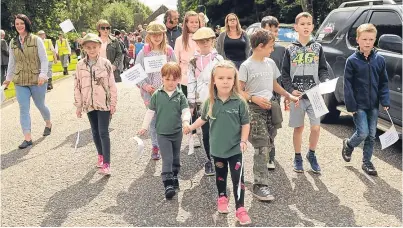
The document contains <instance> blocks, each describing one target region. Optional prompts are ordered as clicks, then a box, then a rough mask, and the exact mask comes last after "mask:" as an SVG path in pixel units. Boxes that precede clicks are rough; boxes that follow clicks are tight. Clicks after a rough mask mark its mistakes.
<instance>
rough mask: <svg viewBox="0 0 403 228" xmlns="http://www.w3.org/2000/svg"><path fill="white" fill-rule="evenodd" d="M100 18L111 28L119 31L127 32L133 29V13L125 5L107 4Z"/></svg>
mask: <svg viewBox="0 0 403 228" xmlns="http://www.w3.org/2000/svg"><path fill="white" fill-rule="evenodd" d="M102 18H103V19H105V20H107V21H108V22H109V23H110V24H111V25H112V28H115V29H119V30H122V29H124V30H126V31H127V30H129V29H131V28H132V27H133V23H134V17H133V12H132V11H131V10H130V9H129V7H128V4H127V3H119V2H115V3H112V4H109V5H108V6H107V7H105V8H104V10H103V11H102Z"/></svg>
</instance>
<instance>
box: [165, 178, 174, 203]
mask: <svg viewBox="0 0 403 228" xmlns="http://www.w3.org/2000/svg"><path fill="white" fill-rule="evenodd" d="M163 182H164V187H165V198H166V199H172V197H174V196H175V194H176V192H175V188H174V186H173V180H172V179H167V180H165V181H163Z"/></svg>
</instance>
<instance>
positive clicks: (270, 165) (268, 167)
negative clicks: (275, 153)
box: [267, 160, 276, 170]
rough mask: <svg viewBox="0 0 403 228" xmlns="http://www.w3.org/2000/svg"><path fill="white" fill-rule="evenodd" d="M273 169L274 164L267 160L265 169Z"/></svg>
mask: <svg viewBox="0 0 403 228" xmlns="http://www.w3.org/2000/svg"><path fill="white" fill-rule="evenodd" d="M275 168H276V165H275V164H274V161H272V160H269V162H268V163H267V169H268V170H274V169H275Z"/></svg>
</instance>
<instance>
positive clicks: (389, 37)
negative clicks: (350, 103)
mask: <svg viewBox="0 0 403 228" xmlns="http://www.w3.org/2000/svg"><path fill="white" fill-rule="evenodd" d="M402 13H403V6H402V5H400V4H396V3H395V2H394V1H392V0H367V1H353V2H345V3H342V4H341V5H340V7H339V8H337V9H335V10H333V11H332V12H331V13H330V14H329V15H328V16H327V17H326V19H325V21H324V22H323V23H322V25H321V26H320V28H319V30H318V32H317V33H316V35H315V39H316V41H318V42H319V43H321V44H322V46H323V50H324V52H325V55H326V60H327V62H328V68H329V71H330V74H331V75H332V77H340V78H339V80H338V82H337V88H336V91H335V92H334V93H331V94H327V95H325V97H324V99H325V103H326V105H327V106H328V109H329V113H328V114H327V115H325V116H323V118H322V122H332V121H334V120H336V119H337V118H338V117H339V115H340V111H342V112H347V110H346V108H345V106H344V86H343V84H344V78H343V76H344V66H345V64H346V60H347V58H348V57H349V56H350V55H351V54H352V53H353V52H354V51H355V50H356V48H357V42H356V29H357V27H358V26H360V25H361V24H364V23H372V24H374V25H375V26H376V28H377V30H378V34H377V39H376V41H375V46H376V48H377V49H378V53H379V54H381V55H382V56H383V57H384V58H385V60H386V65H387V72H388V77H389V93H390V110H389V113H390V115H391V117H392V120H393V123H394V124H395V126H396V130H398V132H399V134H401V132H402V131H401V130H402V128H401V127H402V59H403V58H402ZM379 110H380V113H379V119H378V128H379V129H381V130H383V131H386V130H388V129H389V127H390V126H391V121H390V119H389V117H388V115H387V113H386V112H385V111H384V110H383V109H381V108H380V109H379Z"/></svg>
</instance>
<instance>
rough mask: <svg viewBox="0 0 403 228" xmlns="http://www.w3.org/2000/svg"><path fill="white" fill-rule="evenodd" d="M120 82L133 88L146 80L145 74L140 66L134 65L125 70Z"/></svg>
mask: <svg viewBox="0 0 403 228" xmlns="http://www.w3.org/2000/svg"><path fill="white" fill-rule="evenodd" d="M120 77H121V78H122V82H123V83H126V84H130V85H133V86H135V85H136V84H137V83H139V82H141V81H143V80H144V79H146V78H147V74H146V72H144V69H143V67H142V66H141V65H140V64H136V65H135V66H134V67H132V68H130V69H128V70H126V71H125V72H123V74H121V75H120Z"/></svg>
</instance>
